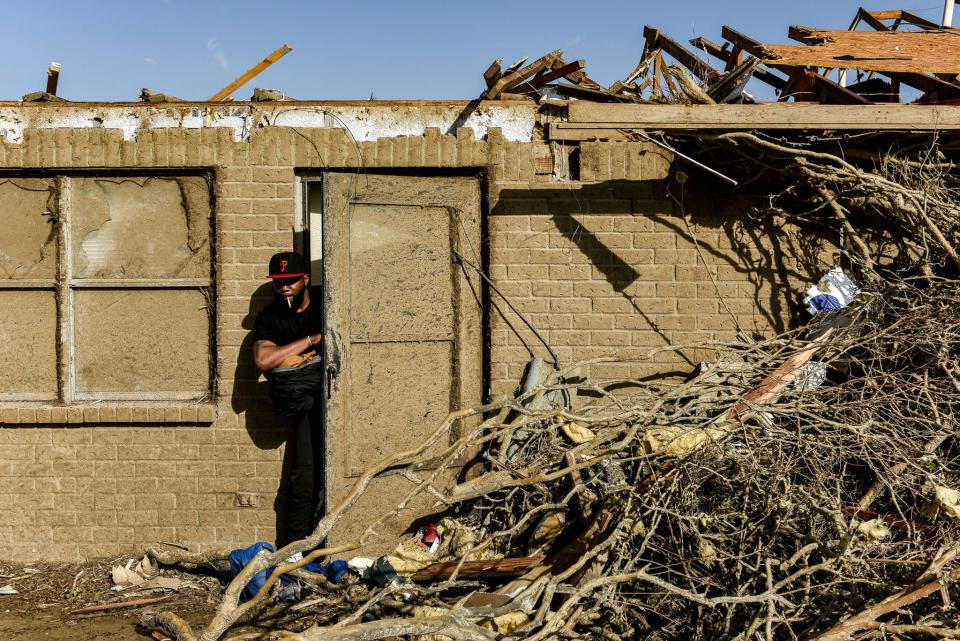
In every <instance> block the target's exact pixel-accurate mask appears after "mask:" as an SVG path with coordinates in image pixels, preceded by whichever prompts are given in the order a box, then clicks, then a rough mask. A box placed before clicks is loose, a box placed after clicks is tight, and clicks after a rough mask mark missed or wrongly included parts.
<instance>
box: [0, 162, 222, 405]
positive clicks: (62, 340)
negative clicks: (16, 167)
mask: <svg viewBox="0 0 960 641" xmlns="http://www.w3.org/2000/svg"><path fill="white" fill-rule="evenodd" d="M188 177H199V178H202V179H203V180H204V181H205V183H206V185H207V194H208V197H209V206H210V209H209V216H208V218H207V220H208V225H209V228H208V235H207V244H208V247H209V258H208V265H207V266H208V269H207V270H206V273H207V277H206V278H77V277H74V275H73V262H74V253H73V249H74V248H73V237H72V234H73V222H74V211H73V206H72V204H73V202H72V196H73V194H72V189H73V181H74V180H75V179H78V178H93V179H96V178H101V179H104V180H112V179H123V178H127V179H137V178H142V179H152V178H168V179H176V178H188ZM38 178H39V179H47V180H51V181H52V183H53V189H54V192H55V193H54V203H55V207H54V209H55V211H53V212H51V215H52V216H53V217H54V221H53V224H55V225H56V240H55V244H56V249H55V252H54V254H55V270H54V278H53V279H52V280H50V279H46V280H45V279H30V280H28V279H22V280H21V279H13V278H10V279H0V291H2V292H8V291H50V292H53V295H54V298H55V313H56V345H57V349H56V377H57V389H56V393H55V395H54V396H51V395H50V394H49V393H25V392H6V391H0V407H2V408H8V409H9V408H16V407H22V408H29V407H36V406H40V407H49V406H57V407H64V406H65V407H71V406H80V407H83V406H89V405H93V404H98V403H101V402H103V403H107V404H110V405H129V404H130V403H131V402H134V403H150V404H155V403H164V404H168V405H169V404H186V403H189V404H201V403H204V402H207V403H214V402H215V401H216V392H217V385H216V382H217V381H216V378H217V377H216V354H217V331H216V326H217V305H216V207H215V205H216V202H215V190H214V181H213V172H212V171H210V170H204V169H200V170H197V169H170V170H155V169H149V170H148V169H135V168H134V169H130V168H126V169H110V170H92V171H83V170H42V171H15V172H6V171H3V172H0V179H3V180H10V181H16V180H17V179H38ZM184 289H192V290H199V291H200V292H201V294H202V295H203V296H204V298H205V300H206V307H207V322H208V330H207V349H206V354H207V365H208V367H207V370H208V375H207V385H206V389H205V390H204V391H203V393H202V394H199V395H198V394H197V392H196V391H190V392H79V391H77V353H76V352H77V350H76V329H77V328H76V316H77V307H76V305H77V301H76V298H77V293H78V292H80V291H97V290H100V291H122V290H139V291H179V290H184Z"/></svg>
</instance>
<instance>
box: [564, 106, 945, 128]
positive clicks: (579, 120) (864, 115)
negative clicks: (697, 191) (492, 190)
mask: <svg viewBox="0 0 960 641" xmlns="http://www.w3.org/2000/svg"><path fill="white" fill-rule="evenodd" d="M567 118H568V120H567V122H559V123H555V124H554V126H555V127H556V129H558V130H562V129H566V130H577V129H592V130H602V129H654V130H696V129H714V130H721V131H722V130H729V131H736V130H744V129H811V130H839V129H848V130H861V131H869V130H910V131H938V130H954V131H956V130H960V106H954V105H902V104H894V105H820V104H813V105H811V104H795V103H772V104H763V105H656V104H650V105H644V104H619V105H618V104H596V103H588V102H585V101H582V102H581V101H578V102H571V103H570V104H569V105H568V106H567ZM551 129H552V128H551Z"/></svg>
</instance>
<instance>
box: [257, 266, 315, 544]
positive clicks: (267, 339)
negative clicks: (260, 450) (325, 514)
mask: <svg viewBox="0 0 960 641" xmlns="http://www.w3.org/2000/svg"><path fill="white" fill-rule="evenodd" d="M268 277H269V278H270V279H271V280H272V281H273V294H274V301H273V302H272V303H271V304H270V305H269V306H267V307H266V308H265V309H264V310H263V311H262V312H260V313H259V314H258V315H257V320H256V321H255V323H254V326H253V340H254V343H253V359H254V362H255V363H256V365H257V368H258V369H259V370H260V371H261V372H263V374H264V375H265V376H266V377H267V381H268V383H269V386H270V397H271V399H272V400H273V407H274V411H276V412H277V414H280V415H281V416H286V417H289V418H291V419H293V422H294V426H295V428H294V433H293V436H292V438H291V439H290V440H289V441H288V445H287V446H288V447H289V448H292V450H293V452H292V460H293V465H292V468H291V473H290V478H289V502H288V509H287V518H286V520H285V522H284V523H281V525H280V527H279V528H278V530H279V531H278V532H277V547H283V546H285V545H287V544H288V543H292V542H293V541H297V540H299V539H303V538H305V537H307V536H309V535H310V534H311V533H312V532H313V530H314V527H315V526H316V522H317V517H318V512H319V507H320V502H321V494H322V489H323V476H322V474H323V469H322V460H323V425H322V421H323V418H322V416H323V415H322V407H321V404H322V401H321V384H322V376H323V363H322V360H323V359H322V357H321V341H322V331H323V305H322V298H321V292H320V288H319V287H310V269H309V264H308V263H307V260H306V259H305V258H304V257H303V256H301V255H300V254H298V253H296V252H280V253H279V254H275V255H274V256H273V257H272V258H271V259H270V266H269V274H268Z"/></svg>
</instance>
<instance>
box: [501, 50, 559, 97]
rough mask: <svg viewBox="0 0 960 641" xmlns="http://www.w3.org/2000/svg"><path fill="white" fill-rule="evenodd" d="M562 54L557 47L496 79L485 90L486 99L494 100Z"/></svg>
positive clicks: (547, 65)
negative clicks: (521, 67)
mask: <svg viewBox="0 0 960 641" xmlns="http://www.w3.org/2000/svg"><path fill="white" fill-rule="evenodd" d="M562 55H563V51H562V50H561V49H557V50H556V51H551V52H550V53H548V54H547V55H545V56H543V57H542V58H537V59H536V60H534V61H533V62H531V63H530V64H528V65H527V66H526V67H524V68H523V69H518V70H517V71H512V72H510V73H507V74H505V75H504V76H503V77H502V78H500V79H499V80H497V81H496V82H495V83H494V84H493V86H492V87H490V89H488V90H487V95H486V98H487V100H495V99H496V98H497V97H499V96H500V94H501V93H502V92H503V91H505V90H507V89H509V88H510V87H513V86H516V85H518V84H520V83H521V82H523V81H524V80H526V79H527V78H529V77H530V76H532V75H534V74H536V73H539V72H540V71H542V70H543V69H546V68H547V67H549V66H550V65H552V64H553V61H554V60H556V59H557V58H559V57H560V56H562Z"/></svg>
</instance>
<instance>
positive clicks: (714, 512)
mask: <svg viewBox="0 0 960 641" xmlns="http://www.w3.org/2000/svg"><path fill="white" fill-rule="evenodd" d="M858 141H859V142H860V144H861V145H862V147H861V148H860V149H859V150H858V149H856V144H857V142H858ZM670 143H671V144H672V145H675V146H676V147H678V148H680V149H683V150H684V152H685V153H687V154H690V155H691V156H697V157H699V158H701V159H702V160H703V161H704V162H711V163H720V162H721V161H722V162H723V166H722V169H723V170H724V171H725V172H727V173H729V174H731V175H733V176H734V177H736V178H738V179H739V180H740V181H741V182H742V183H747V184H752V185H753V186H752V187H751V189H752V190H753V193H754V194H755V195H757V196H761V197H762V198H760V199H759V201H760V202H761V203H762V204H760V205H758V206H757V208H756V209H755V210H754V212H753V214H752V215H755V216H761V217H767V218H769V217H771V216H781V217H784V218H787V219H790V220H793V221H795V222H798V223H800V224H804V225H810V226H816V227H819V228H822V229H826V230H831V232H830V233H835V232H836V231H837V230H842V234H843V237H844V242H843V247H844V262H845V267H846V268H847V271H848V272H849V273H850V275H851V277H852V278H853V280H855V281H856V282H857V283H858V284H859V286H860V289H861V291H860V293H859V295H857V297H856V298H855V299H854V300H853V302H852V303H850V304H849V305H847V306H846V307H843V308H842V309H837V310H834V311H832V312H828V313H821V314H818V315H816V316H814V317H813V318H812V320H810V321H809V322H808V323H806V324H805V325H803V326H802V327H798V328H796V329H794V330H792V331H790V332H787V333H785V334H783V335H780V336H775V337H770V338H761V337H748V336H741V340H739V341H735V342H731V343H727V344H709V345H699V346H698V347H699V348H701V349H703V348H708V349H711V350H713V353H714V357H713V358H712V359H710V361H709V362H708V363H705V364H703V365H702V366H701V368H700V369H699V371H697V372H696V373H694V374H693V375H691V377H690V378H689V380H687V381H685V382H678V381H666V380H663V381H640V380H634V381H624V380H610V381H597V380H582V379H580V378H578V374H580V373H582V372H584V371H586V370H585V369H584V368H585V367H586V366H588V365H590V364H594V363H597V362H606V361H615V360H616V359H615V358H610V359H598V360H595V361H592V362H591V363H578V364H574V365H571V366H569V367H561V368H560V369H557V370H556V371H552V372H551V373H550V374H549V376H546V377H544V378H542V379H539V377H537V376H533V377H532V378H528V382H529V383H530V384H529V386H527V387H526V388H525V389H524V390H523V391H522V392H521V393H520V394H519V396H518V397H517V398H510V399H501V400H497V401H495V402H493V403H491V404H489V405H487V406H484V407H478V408H471V409H465V410H463V411H460V412H456V413H454V414H451V415H450V416H449V417H448V418H447V419H446V420H445V421H444V422H443V423H442V424H441V425H439V426H437V428H436V430H435V431H434V432H433V433H432V435H431V436H430V437H429V438H428V439H427V440H426V441H425V442H423V443H420V444H418V445H416V446H414V447H412V448H411V449H410V450H408V451H405V452H398V453H396V454H394V455H392V456H390V457H388V458H387V459H385V460H384V461H382V462H381V463H380V464H379V465H377V466H376V467H374V468H372V469H370V470H368V471H367V472H366V473H364V474H363V475H362V476H361V477H360V478H359V479H358V481H357V483H356V485H355V486H354V488H353V490H352V491H351V492H350V493H349V495H348V496H346V497H344V498H343V499H342V500H341V501H340V502H339V503H338V504H337V505H335V506H333V507H332V509H331V511H330V512H329V513H328V514H327V515H326V516H325V517H324V518H323V519H322V521H321V522H320V524H319V525H318V527H317V529H316V531H315V532H314V534H313V535H311V536H310V537H309V538H308V539H305V540H303V541H298V542H296V543H293V544H291V545H289V546H287V547H286V548H285V549H282V550H280V551H278V552H276V553H272V554H271V553H263V554H260V555H259V556H257V557H256V558H255V559H254V560H253V561H252V562H251V563H250V564H249V565H248V566H247V567H246V568H245V569H244V570H243V571H242V572H241V573H240V574H239V575H238V576H237V578H236V579H234V580H233V581H232V582H231V583H230V584H229V586H228V587H227V589H226V592H225V594H224V597H223V601H222V603H221V604H220V606H219V609H218V612H217V614H216V616H215V617H214V619H213V620H212V621H211V622H210V623H209V625H208V626H207V627H206V629H205V630H204V631H203V633H202V635H200V636H195V634H194V632H193V630H192V629H191V628H190V626H188V625H187V624H185V623H184V622H183V620H181V619H180V618H179V617H178V616H176V614H174V613H172V612H164V613H160V614H151V615H149V616H147V617H145V619H144V623H145V624H146V625H148V626H151V627H155V628H162V629H164V630H165V631H166V633H167V634H169V635H171V636H174V637H176V638H177V639H179V641H192V640H193V639H196V638H200V639H203V640H204V641H215V640H216V639H219V638H221V637H223V635H224V634H225V633H226V632H227V630H228V629H230V628H231V627H233V626H236V625H240V624H244V623H250V622H253V621H255V620H256V619H257V617H258V616H259V615H260V614H261V613H263V612H264V611H265V608H270V607H275V606H272V605H270V604H271V598H272V597H271V595H275V594H276V591H277V589H278V583H279V578H280V576H281V574H284V573H288V574H291V575H294V576H299V577H301V579H303V580H304V581H305V582H307V583H309V584H311V585H313V586H314V588H315V590H316V596H315V597H314V598H312V599H308V600H307V601H303V602H301V603H300V604H298V605H296V606H293V607H292V608H290V610H289V611H288V617H287V618H286V619H283V620H282V621H281V622H279V623H278V622H277V621H278V619H276V618H274V619H272V621H274V623H273V627H275V628H282V629H284V630H287V631H288V632H284V633H283V634H282V636H281V637H277V638H283V639H287V640H298V641H313V640H321V639H323V640H334V639H379V638H390V637H397V636H401V637H410V638H422V639H441V638H447V639H457V640H466V639H470V640H484V641H490V640H501V639H517V640H520V639H524V640H529V641H540V640H542V639H559V638H570V639H573V638H589V639H601V638H603V639H608V640H610V641H619V640H621V639H639V638H645V639H646V638H648V639H663V640H667V639H670V640H673V639H676V640H681V639H684V640H686V639H696V640H708V639H710V640H714V639H730V640H734V639H756V638H763V639H767V640H773V639H797V638H804V639H819V640H820V641H834V640H840V639H867V638H874V637H878V636H884V635H891V634H892V635H895V636H896V638H903V639H909V638H946V637H956V636H960V617H958V614H957V609H956V606H955V603H956V600H957V599H958V598H960V591H958V589H957V585H958V583H957V581H958V580H960V559H958V555H960V521H958V519H960V458H958V456H960V442H958V440H957V424H956V420H957V416H956V414H957V411H958V409H960V311H958V310H960V280H958V274H960V258H958V256H957V254H956V251H955V247H956V246H957V244H958V243H960V215H958V214H960V200H958V199H957V195H956V194H957V192H956V190H957V188H958V180H957V178H956V177H955V175H954V173H953V172H954V170H955V166H954V164H953V161H952V160H951V158H952V156H951V154H952V151H951V147H950V144H949V143H947V142H945V143H943V145H942V146H939V147H938V146H937V145H930V144H927V145H925V146H922V147H921V146H910V147H907V148H904V149H903V150H902V151H895V152H891V153H889V154H887V155H884V154H878V153H876V148H883V147H889V146H890V140H889V139H885V140H882V141H881V140H874V141H873V142H872V143H870V144H871V145H875V146H876V148H873V147H871V148H869V149H868V148H866V147H867V146H868V145H867V144H866V143H864V142H863V140H862V139H858V138H853V137H851V139H849V140H840V139H838V138H827V137H820V138H817V137H813V136H799V135H798V136H794V137H792V138H790V139H776V140H775V139H771V138H767V137H762V136H760V135H756V134H750V133H735V134H721V135H715V136H707V135H702V134H701V135H699V136H698V137H696V138H692V137H691V138H689V139H685V138H674V139H672V140H671V141H670ZM928 143H929V141H928ZM841 149H842V150H843V152H844V153H843V156H842V157H841V154H840V153H839V152H840V150H841ZM688 347H690V346H670V347H664V348H661V349H659V350H653V351H651V353H650V354H649V355H648V356H647V358H648V359H651V360H654V361H655V360H656V359H657V358H659V357H661V356H662V355H663V353H664V352H665V351H670V350H685V349H687V348H688ZM572 399H573V400H572ZM477 417H482V418H483V420H482V422H481V423H477V422H473V423H471V420H472V419H475V418H477ZM470 452H477V453H478V454H477V458H476V460H477V461H479V462H480V464H481V465H482V468H483V469H482V472H481V473H480V474H479V476H477V477H475V478H472V479H470V480H466V481H461V482H459V483H458V482H456V481H454V480H451V477H450V476H449V475H447V474H446V472H447V470H449V469H450V468H452V467H454V466H456V465H458V462H459V461H461V459H462V457H463V456H464V455H465V454H467V453H470ZM387 474H401V475H402V476H403V477H404V478H406V479H408V480H409V481H410V485H409V493H408V495H406V496H403V497H398V501H397V508H396V509H395V510H391V511H388V512H386V513H384V514H381V515H368V516H369V518H367V517H364V518H365V522H366V523H368V525H369V527H368V528H367V529H366V531H365V532H364V533H363V535H362V536H361V537H360V539H359V540H357V541H354V542H352V543H350V544H347V545H341V546H338V547H334V548H323V547H322V545H323V541H324V540H325V539H327V538H328V536H329V535H330V534H331V532H336V531H337V528H338V522H339V521H340V520H341V519H342V518H343V517H344V515H345V514H347V513H349V512H350V511H351V510H352V509H353V507H354V506H355V505H356V502H357V500H358V497H360V496H361V495H362V494H363V493H364V492H365V491H366V489H367V488H368V487H369V485H370V483H371V482H372V481H373V479H375V478H377V477H380V476H383V475H387ZM426 495H431V496H433V497H434V498H435V499H436V500H437V505H438V510H440V514H438V515H437V516H436V519H437V521H440V519H441V518H446V519H449V521H448V522H454V521H455V522H457V523H459V524H461V526H463V527H464V528H467V529H469V531H470V532H471V536H470V537H467V538H465V539H463V540H462V541H466V542H467V543H465V544H464V545H461V546H460V547H458V549H457V550H456V552H455V553H454V556H453V558H451V559H447V560H446V562H445V563H441V564H432V565H429V566H427V567H421V569H420V570H417V571H414V572H410V573H407V574H403V573H401V572H399V571H398V574H399V575H400V576H398V578H397V579H396V580H390V581H386V582H384V583H382V584H378V583H365V582H363V581H362V580H360V579H359V578H356V577H354V579H352V580H348V581H346V582H345V583H343V584H331V583H330V582H329V581H327V580H326V579H324V578H323V577H319V576H316V575H314V576H310V575H309V573H304V572H303V571H302V570H301V569H299V568H301V567H302V566H303V564H304V563H307V562H309V561H313V560H322V559H324V558H327V557H330V556H332V555H341V556H342V555H347V556H349V553H350V552H351V550H355V549H358V548H359V547H360V546H361V545H363V544H366V543H369V542H370V541H371V540H373V539H374V538H375V537H376V532H377V530H378V529H380V526H381V525H382V524H383V523H385V522H387V521H390V520H392V519H401V520H402V519H404V518H407V517H406V516H405V515H406V514H407V513H406V512H405V511H404V509H403V508H404V506H407V505H408V504H409V503H410V501H411V500H413V499H414V498H415V497H417V496H426ZM318 546H320V547H318ZM295 552H302V553H303V554H304V557H303V560H302V561H297V562H295V563H289V562H286V561H285V560H286V559H288V557H290V555H291V554H293V553H295ZM152 554H153V555H154V556H155V557H156V558H158V559H159V560H161V561H163V562H175V561H178V560H180V561H183V560H188V561H189V560H192V561H197V560H198V559H197V557H196V555H193V556H192V557H191V556H190V555H186V556H185V555H183V554H179V555H178V554H176V553H174V552H173V551H169V550H161V549H159V548H157V549H154V550H153V551H152ZM268 568H276V569H275V570H274V571H273V573H272V574H271V575H270V579H269V580H267V582H266V584H265V586H264V587H263V588H262V589H261V590H260V592H259V593H258V594H257V595H256V597H254V598H253V599H252V600H250V601H247V602H245V603H243V604H241V603H240V602H239V597H240V593H241V590H242V589H243V587H244V586H245V585H246V584H247V582H248V581H249V580H250V578H251V577H253V576H254V575H255V574H256V573H258V572H260V571H262V570H264V569H268Z"/></svg>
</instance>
